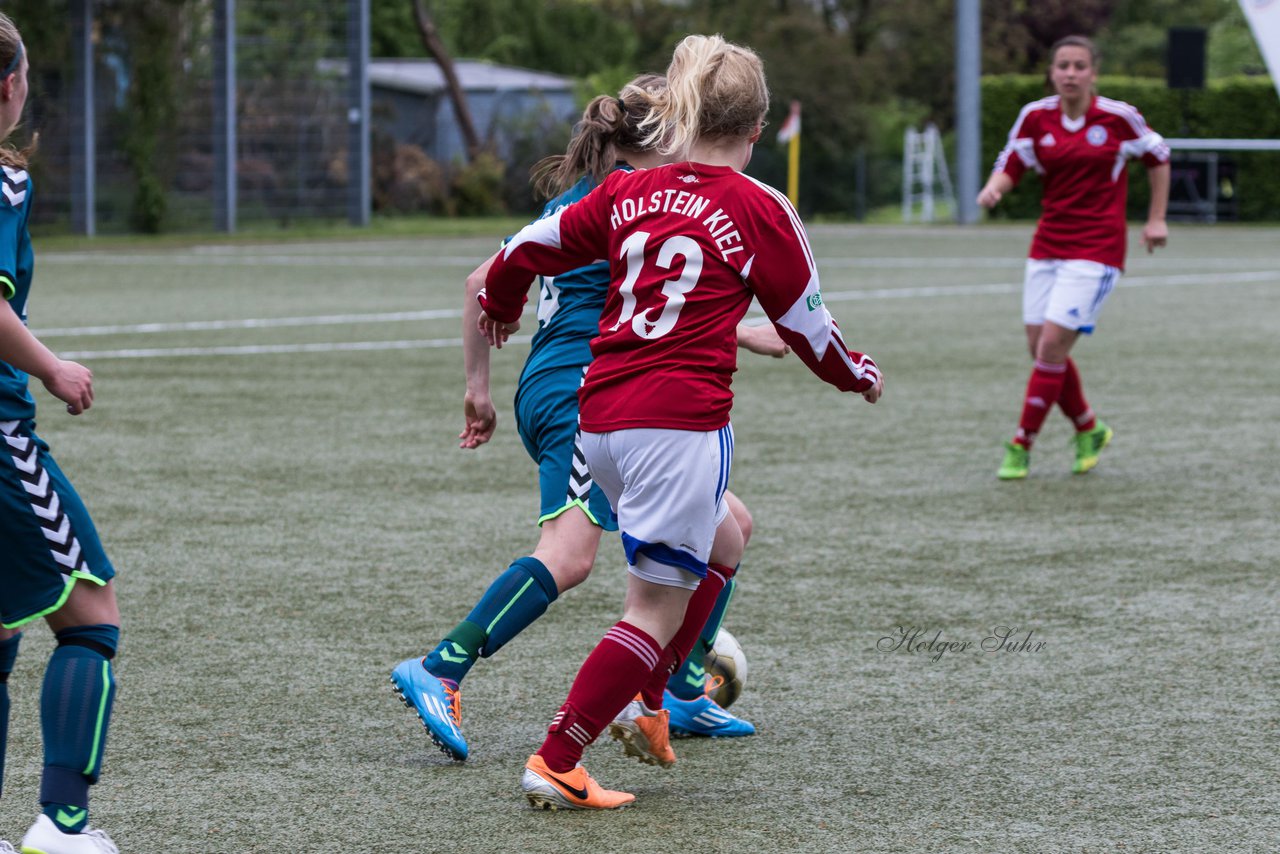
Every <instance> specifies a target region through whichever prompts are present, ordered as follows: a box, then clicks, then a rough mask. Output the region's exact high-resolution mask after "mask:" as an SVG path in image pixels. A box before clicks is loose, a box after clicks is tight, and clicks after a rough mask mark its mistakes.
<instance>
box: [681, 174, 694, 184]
mask: <svg viewBox="0 0 1280 854" xmlns="http://www.w3.org/2000/svg"><path fill="white" fill-rule="evenodd" d="M680 180H681V181H684V182H685V183H686V184H696V183H698V176H697V175H681V176H680Z"/></svg>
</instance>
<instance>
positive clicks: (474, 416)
mask: <svg viewBox="0 0 1280 854" xmlns="http://www.w3.org/2000/svg"><path fill="white" fill-rule="evenodd" d="M462 413H463V417H464V418H465V419H466V426H465V427H463V428H462V432H461V433H459V434H458V440H459V441H458V447H459V448H478V447H480V446H481V445H483V444H484V443H485V442H488V441H489V440H490V439H492V438H493V431H494V428H496V427H497V426H498V413H497V411H496V410H495V409H494V408H493V400H492V399H491V398H490V397H489V395H487V394H472V393H471V392H467V394H466V396H465V397H463V399H462Z"/></svg>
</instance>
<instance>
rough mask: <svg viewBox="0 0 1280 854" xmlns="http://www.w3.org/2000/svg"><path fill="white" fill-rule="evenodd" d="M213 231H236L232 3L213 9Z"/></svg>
mask: <svg viewBox="0 0 1280 854" xmlns="http://www.w3.org/2000/svg"><path fill="white" fill-rule="evenodd" d="M213 69H214V70H213V103H214V107H213V174H214V187H213V198H214V227H215V228H217V229H218V230H219V231H226V232H233V231H235V230H236V208H237V182H236V159H237V158H236V0H219V2H217V3H215V4H214V7H213Z"/></svg>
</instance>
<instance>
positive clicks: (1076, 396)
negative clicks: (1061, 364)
mask: <svg viewBox="0 0 1280 854" xmlns="http://www.w3.org/2000/svg"><path fill="white" fill-rule="evenodd" d="M1058 406H1059V407H1061V409H1062V414H1063V415H1065V416H1067V417H1068V418H1070V419H1071V424H1072V426H1073V427H1075V429H1076V430H1080V431H1084V430H1092V429H1093V428H1094V427H1096V426H1097V425H1098V421H1097V419H1096V418H1094V417H1093V410H1092V409H1090V408H1089V401H1087V400H1085V398H1084V385H1083V384H1082V383H1081V382H1080V372H1079V371H1078V370H1076V363H1075V360H1073V359H1071V358H1068V359H1067V371H1066V373H1065V374H1064V375H1063V381H1062V394H1060V395H1059V396H1058Z"/></svg>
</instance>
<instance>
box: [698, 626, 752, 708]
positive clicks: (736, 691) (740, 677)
mask: <svg viewBox="0 0 1280 854" xmlns="http://www.w3.org/2000/svg"><path fill="white" fill-rule="evenodd" d="M702 665H703V667H705V668H706V669H707V678H708V679H711V680H715V681H720V685H719V687H718V688H716V689H715V690H714V691H711V692H710V694H711V699H713V700H715V701H716V702H717V703H719V704H720V706H721V707H722V708H726V709H727V708H729V707H730V706H732V705H733V702H734V700H737V699H738V697H739V696H740V695H741V694H742V689H743V687H744V686H745V685H746V684H747V656H746V654H745V653H743V651H742V647H741V646H739V644H738V639H737V638H735V637H734V636H733V635H731V634H730V633H729V631H728V630H727V629H724V628H721V629H720V632H719V633H718V634H717V635H716V642H715V645H714V646H713V647H712V648H711V651H710V652H708V653H707V655H706V658H704V659H703V661H702ZM716 677H719V680H716Z"/></svg>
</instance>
